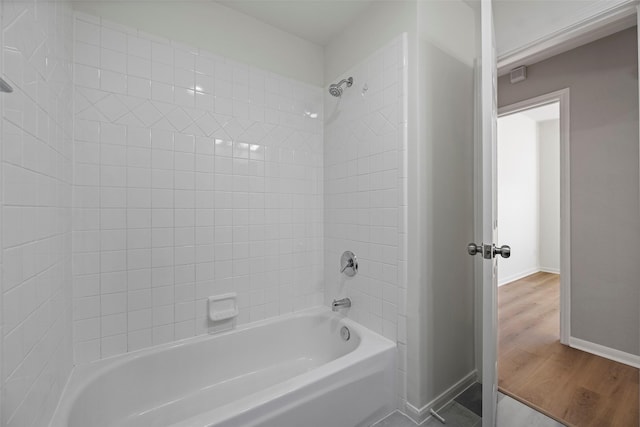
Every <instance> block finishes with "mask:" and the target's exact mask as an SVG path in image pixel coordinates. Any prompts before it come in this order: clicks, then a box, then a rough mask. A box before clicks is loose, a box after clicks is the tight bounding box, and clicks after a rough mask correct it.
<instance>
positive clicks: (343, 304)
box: [331, 298, 351, 311]
mask: <svg viewBox="0 0 640 427" xmlns="http://www.w3.org/2000/svg"><path fill="white" fill-rule="evenodd" d="M349 307H351V300H350V299H349V298H342V299H334V300H333V303H332V304H331V310H333V311H338V310H339V309H341V308H349Z"/></svg>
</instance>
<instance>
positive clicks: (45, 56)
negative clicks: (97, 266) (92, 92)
mask: <svg viewBox="0 0 640 427" xmlns="http://www.w3.org/2000/svg"><path fill="white" fill-rule="evenodd" d="M0 8H1V9H0V10H1V13H0V14H1V16H2V35H1V38H2V42H1V46H2V77H3V78H4V79H5V80H6V81H7V82H8V83H9V84H10V85H11V86H12V87H13V89H14V92H13V93H2V94H0V102H1V103H2V107H1V109H2V113H1V116H2V123H1V129H2V136H1V140H2V161H1V163H0V168H1V175H2V207H1V214H2V215H1V217H2V240H1V242H2V251H1V258H2V278H1V280H2V283H1V288H0V295H1V296H0V301H1V303H2V308H1V312H2V318H1V325H2V328H1V334H0V336H1V338H2V341H1V346H0V348H1V350H0V361H1V363H0V386H1V387H0V394H1V396H2V399H0V400H1V408H0V425H2V426H7V427H9V426H19V427H27V426H43V425H47V424H48V422H49V418H50V416H51V414H52V413H53V410H54V408H55V406H56V404H57V402H58V398H59V397H60V394H61V392H62V388H63V387H64V385H65V384H66V381H67V378H68V376H69V373H70V372H71V368H72V365H73V357H72V338H71V333H72V321H71V303H72V301H71V291H72V286H71V198H72V173H71V171H72V153H73V139H72V131H73V125H72V123H73V109H72V102H71V101H72V99H73V76H72V54H73V31H72V28H73V15H72V10H71V4H70V2H65V1H55V2H51V1H43V0H35V1H30V2H18V1H3V2H1V3H0Z"/></svg>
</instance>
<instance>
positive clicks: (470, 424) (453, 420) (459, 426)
mask: <svg viewBox="0 0 640 427" xmlns="http://www.w3.org/2000/svg"><path fill="white" fill-rule="evenodd" d="M478 386H479V384H476V385H474V386H472V387H470V388H469V389H467V391H465V392H464V393H463V394H462V395H460V396H458V397H457V398H456V399H455V400H454V401H452V402H450V403H448V404H447V405H446V406H445V407H444V408H442V409H441V410H440V411H438V414H440V416H441V417H442V418H444V419H445V421H446V424H442V423H441V422H440V421H438V420H436V419H435V418H433V417H431V418H429V419H428V420H426V421H425V422H423V423H422V424H419V425H420V426H421V427H441V426H443V425H446V426H449V427H481V426H482V417H481V416H480V415H478V413H479V412H480V411H481V408H482V401H481V400H479V399H478V398H477V397H478V390H479V389H480V387H478ZM478 402H479V405H478ZM417 425H418V424H416V423H415V422H413V420H411V419H410V418H409V417H407V416H406V415H404V414H402V413H400V412H398V411H395V412H393V413H392V414H391V415H389V416H388V417H386V418H385V419H383V420H381V421H379V422H377V423H376V424H374V425H373V426H372V427H415V426H417ZM497 426H498V427H562V426H563V425H562V424H560V423H558V422H557V421H555V420H552V419H551V418H549V417H547V416H546V415H543V414H541V413H540V412H537V411H535V410H534V409H531V408H530V407H528V406H526V405H524V404H522V403H520V402H518V401H517V400H515V399H512V398H510V397H509V396H506V395H504V394H502V393H498V420H497Z"/></svg>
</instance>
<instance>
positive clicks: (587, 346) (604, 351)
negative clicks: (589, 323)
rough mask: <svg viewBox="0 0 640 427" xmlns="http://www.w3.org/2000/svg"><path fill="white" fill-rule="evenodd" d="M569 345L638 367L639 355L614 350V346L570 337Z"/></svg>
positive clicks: (639, 364) (639, 366)
mask: <svg viewBox="0 0 640 427" xmlns="http://www.w3.org/2000/svg"><path fill="white" fill-rule="evenodd" d="M569 345H570V346H571V347H573V348H575V349H578V350H582V351H586V352H587V353H591V354H595V355H596V356H601V357H604V358H606V359H609V360H613V361H615V362H620V363H624V364H625V365H629V366H633V367H634V368H640V356H638V355H636V354H631V353H627V352H624V351H620V350H616V349H615V348H610V347H605V346H603V345H600V344H596V343H593V342H591V341H585V340H581V339H580V338H575V337H570V338H569Z"/></svg>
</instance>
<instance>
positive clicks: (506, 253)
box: [493, 245, 511, 258]
mask: <svg viewBox="0 0 640 427" xmlns="http://www.w3.org/2000/svg"><path fill="white" fill-rule="evenodd" d="M496 255H500V256H502V258H509V257H510V256H511V248H510V247H509V246H507V245H502V246H500V247H499V248H497V247H495V246H494V247H493V256H496Z"/></svg>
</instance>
